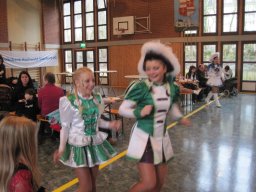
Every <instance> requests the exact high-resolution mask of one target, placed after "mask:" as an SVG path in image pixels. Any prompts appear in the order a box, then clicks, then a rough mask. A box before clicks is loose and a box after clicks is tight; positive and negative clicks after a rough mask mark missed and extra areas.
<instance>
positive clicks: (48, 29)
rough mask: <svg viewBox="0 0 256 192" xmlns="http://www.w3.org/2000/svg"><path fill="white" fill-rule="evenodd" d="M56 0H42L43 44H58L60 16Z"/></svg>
mask: <svg viewBox="0 0 256 192" xmlns="http://www.w3.org/2000/svg"><path fill="white" fill-rule="evenodd" d="M58 9H59V4H58V1H57V0H54V1H53V0H44V1H42V12H43V26H42V29H43V40H44V42H43V43H45V44H60V38H61V35H60V16H59V11H58Z"/></svg>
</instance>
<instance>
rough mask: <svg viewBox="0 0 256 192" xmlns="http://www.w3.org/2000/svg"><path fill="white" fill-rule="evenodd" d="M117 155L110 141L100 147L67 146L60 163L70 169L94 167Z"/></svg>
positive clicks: (104, 142)
mask: <svg viewBox="0 0 256 192" xmlns="http://www.w3.org/2000/svg"><path fill="white" fill-rule="evenodd" d="M116 154H117V152H116V150H115V149H114V148H113V147H112V146H111V144H110V143H109V142H108V141H106V140H105V141H103V143H101V144H99V145H87V146H83V147H78V146H74V145H70V144H68V143H67V144H66V148H65V151H64V154H63V155H62V157H61V159H60V161H61V162H62V163H63V164H64V165H67V166H70V167H74V168H76V167H94V166H96V165H100V164H102V163H104V162H105V161H107V160H109V159H110V158H112V157H113V156H115V155H116Z"/></svg>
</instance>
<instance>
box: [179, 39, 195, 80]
mask: <svg viewBox="0 0 256 192" xmlns="http://www.w3.org/2000/svg"><path fill="white" fill-rule="evenodd" d="M186 46H196V60H195V61H186V53H185V51H186ZM198 47H199V46H198V43H195V44H187V45H184V49H183V58H184V62H183V75H184V77H185V75H186V63H193V64H194V63H195V67H196V68H197V67H198V55H199V54H198V50H199V49H198Z"/></svg>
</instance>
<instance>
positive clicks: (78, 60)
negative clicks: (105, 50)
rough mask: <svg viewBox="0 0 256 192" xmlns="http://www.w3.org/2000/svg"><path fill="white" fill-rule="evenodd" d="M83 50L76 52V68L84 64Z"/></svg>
mask: <svg viewBox="0 0 256 192" xmlns="http://www.w3.org/2000/svg"><path fill="white" fill-rule="evenodd" d="M83 55H84V54H83V51H77V52H76V69H79V68H81V67H83V66H84V64H83V63H84V58H83Z"/></svg>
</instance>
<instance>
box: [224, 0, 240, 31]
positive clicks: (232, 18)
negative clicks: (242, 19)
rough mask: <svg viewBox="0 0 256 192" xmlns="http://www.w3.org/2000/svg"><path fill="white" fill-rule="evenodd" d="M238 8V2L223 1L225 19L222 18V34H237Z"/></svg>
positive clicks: (233, 0)
mask: <svg viewBox="0 0 256 192" xmlns="http://www.w3.org/2000/svg"><path fill="white" fill-rule="evenodd" d="M237 10H238V6H237V0H225V1H223V12H222V14H223V17H222V32H223V33H230V32H237V30H238V28H237V23H238V14H237Z"/></svg>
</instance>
